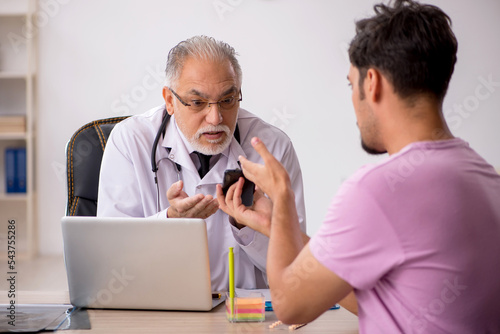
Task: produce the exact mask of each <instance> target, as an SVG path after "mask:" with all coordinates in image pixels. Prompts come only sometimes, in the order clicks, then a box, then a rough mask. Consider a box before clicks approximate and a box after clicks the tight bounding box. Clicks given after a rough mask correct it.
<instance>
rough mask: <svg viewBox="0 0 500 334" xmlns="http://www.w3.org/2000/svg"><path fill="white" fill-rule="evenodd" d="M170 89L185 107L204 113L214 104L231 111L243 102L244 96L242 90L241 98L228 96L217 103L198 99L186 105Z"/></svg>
mask: <svg viewBox="0 0 500 334" xmlns="http://www.w3.org/2000/svg"><path fill="white" fill-rule="evenodd" d="M168 89H169V90H170V91H171V92H172V94H174V96H175V97H176V98H177V99H178V100H179V102H180V103H182V105H183V106H186V107H189V109H191V110H193V111H202V110H204V109H205V108H206V107H207V105H208V107H209V108H210V105H212V104H217V105H218V106H219V109H221V110H230V109H232V108H233V107H234V106H235V105H236V102H241V101H242V100H243V95H242V94H241V89H240V96H239V98H236V97H235V96H228V97H225V98H223V99H222V100H220V101H217V102H208V101H207V100H201V99H196V100H191V103H186V102H184V101H182V99H181V98H180V96H179V95H177V93H176V92H174V90H173V89H171V88H168Z"/></svg>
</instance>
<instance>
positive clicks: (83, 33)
mask: <svg viewBox="0 0 500 334" xmlns="http://www.w3.org/2000/svg"><path fill="white" fill-rule="evenodd" d="M430 1H431V2H432V3H434V4H436V5H438V6H440V7H441V8H443V9H444V10H445V11H446V12H447V13H448V14H449V15H450V16H451V18H452V20H453V23H454V31H455V33H456V35H457V38H458V40H459V54H458V63H457V66H456V69H455V74H454V77H453V79H452V82H451V85H450V90H449V93H448V96H447V98H446V100H445V106H444V107H445V111H446V114H447V118H448V119H449V120H450V123H451V124H450V125H451V128H452V130H453V132H454V134H455V135H457V136H459V137H462V138H464V139H465V140H467V141H469V143H470V144H471V146H472V147H473V148H475V149H476V150H477V151H478V152H479V153H480V154H481V155H483V156H484V157H485V159H486V160H487V161H489V162H490V163H492V164H493V165H495V166H497V167H499V166H500V131H498V124H500V110H499V106H500V66H499V61H498V59H499V55H500V39H499V38H498V34H499V33H500V19H499V17H500V15H499V14H500V2H499V1H498V0H478V1H467V0H460V1H457V0H430ZM376 2H379V1H374V0H356V1H337V0H335V1H332V0H309V1H305V0H251V1H250V0H204V1H200V0H183V1H173V0H170V1H167V0H143V1H123V0H106V1H100V0H40V7H41V14H40V15H42V16H40V23H39V30H38V36H39V75H38V105H39V113H38V141H37V150H38V153H37V154H38V157H37V182H36V184H37V188H38V194H39V202H38V205H39V213H38V220H39V249H40V252H41V253H43V254H49V253H60V252H61V251H62V241H61V231H60V218H61V216H63V215H64V210H65V203H66V188H65V187H66V180H65V171H64V165H65V155H64V148H65V144H66V142H67V141H68V139H69V138H70V137H71V135H72V134H73V132H74V131H75V130H76V129H77V128H79V127H80V126H81V125H83V124H84V123H86V122H88V121H91V120H94V119H98V118H106V117H111V116H116V115H125V114H136V113H141V112H144V111H146V110H147V109H149V108H151V107H153V106H155V105H158V104H160V103H162V98H161V83H162V80H163V77H162V71H163V68H164V63H165V60H166V56H167V53H168V51H169V50H170V48H171V47H173V46H174V45H175V44H177V43H178V42H179V41H181V40H184V39H186V38H189V37H191V36H193V35H197V34H204V35H209V36H213V37H215V38H217V39H222V40H224V41H226V42H228V43H229V44H231V45H232V46H234V47H235V49H236V50H237V51H238V52H239V54H240V58H239V59H240V62H241V65H242V68H243V73H244V75H243V77H244V79H243V88H242V90H243V96H244V101H243V102H242V107H243V108H246V109H248V110H250V111H252V112H254V113H256V114H257V115H259V116H260V117H262V118H263V119H264V120H266V121H268V122H271V123H273V124H275V125H277V126H279V127H281V128H283V129H284V130H285V131H286V132H287V133H288V134H289V136H290V137H291V139H292V141H293V143H294V145H295V148H296V150H297V153H298V155H299V159H300V161H301V165H302V170H303V176H304V181H305V192H306V206H307V213H308V217H307V218H308V225H309V227H308V228H309V233H310V234H312V233H314V232H316V230H317V229H318V227H319V226H320V224H321V221H322V219H323V217H324V215H325V213H326V210H327V207H328V204H329V202H330V200H331V198H332V196H333V195H334V194H335V192H336V190H337V189H338V187H339V185H340V184H341V182H342V181H343V180H344V179H345V178H347V177H348V176H349V175H350V174H351V173H352V172H353V171H355V170H356V169H357V168H358V167H360V166H361V165H363V164H366V163H369V162H374V161H376V160H377V159H378V158H373V157H369V156H367V155H366V154H365V153H364V152H363V151H362V150H361V148H360V144H359V133H358V129H357V127H356V122H355V117H354V114H353V109H352V106H351V100H350V89H349V88H348V86H347V80H346V75H347V71H348V67H349V62H348V60H347V55H346V48H347V44H348V43H349V41H350V40H351V38H352V36H353V35H354V21H355V19H359V18H362V17H364V16H366V15H371V13H372V9H371V7H372V5H373V4H374V3H376ZM44 18H47V19H46V20H43V19H44ZM484 80H486V81H487V80H492V81H493V82H494V83H493V84H491V85H487V86H485V85H484V84H483V81H484ZM320 150H322V153H320V154H317V152H319V151H320Z"/></svg>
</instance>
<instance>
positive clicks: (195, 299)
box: [62, 217, 223, 311]
mask: <svg viewBox="0 0 500 334" xmlns="http://www.w3.org/2000/svg"><path fill="white" fill-rule="evenodd" d="M62 232H63V241H64V260H65V263H66V272H67V275H68V286H69V294H70V300H71V303H72V304H73V305H75V306H79V307H87V308H119V309H156V310H192V311H208V310H211V309H212V308H213V307H215V306H216V305H218V304H219V303H221V302H222V301H223V298H218V299H213V298H212V290H211V281H210V264H209V256H208V241H207V228H206V223H205V221H204V220H202V219H166V220H165V219H161V220H160V219H155V218H111V217H105V218H101V217H63V218H62Z"/></svg>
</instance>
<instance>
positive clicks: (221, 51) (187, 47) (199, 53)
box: [165, 36, 242, 89]
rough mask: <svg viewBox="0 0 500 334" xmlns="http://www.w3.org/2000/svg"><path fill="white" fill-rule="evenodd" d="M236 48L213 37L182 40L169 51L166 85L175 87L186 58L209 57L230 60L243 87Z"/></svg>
mask: <svg viewBox="0 0 500 334" xmlns="http://www.w3.org/2000/svg"><path fill="white" fill-rule="evenodd" d="M237 55H238V54H237V53H236V51H234V48H233V47H232V46H230V45H229V44H227V43H224V42H222V41H216V40H215V39H214V38H213V37H207V36H194V37H191V38H189V39H187V40H185V41H182V42H180V43H179V44H177V45H176V46H175V47H173V48H172V49H171V50H170V52H169V53H168V59H167V66H166V68H165V86H167V87H171V88H172V89H174V88H175V86H176V84H177V80H178V79H179V76H180V74H181V71H182V68H183V66H184V63H185V61H186V59H188V58H189V57H193V58H196V59H208V60H212V61H225V60H229V62H230V63H231V65H232V66H233V70H234V72H235V73H236V80H237V82H238V84H239V86H240V87H241V82H242V73H241V67H240V64H239V63H238V59H236V56H237Z"/></svg>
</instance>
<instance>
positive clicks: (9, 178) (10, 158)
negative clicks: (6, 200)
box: [5, 148, 17, 193]
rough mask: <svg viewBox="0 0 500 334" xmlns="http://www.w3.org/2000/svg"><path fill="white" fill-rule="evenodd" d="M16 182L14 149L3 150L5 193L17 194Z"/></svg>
mask: <svg viewBox="0 0 500 334" xmlns="http://www.w3.org/2000/svg"><path fill="white" fill-rule="evenodd" d="M16 185H17V181H16V149H15V148H6V149H5V192H6V193H15V192H17V186H16Z"/></svg>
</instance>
